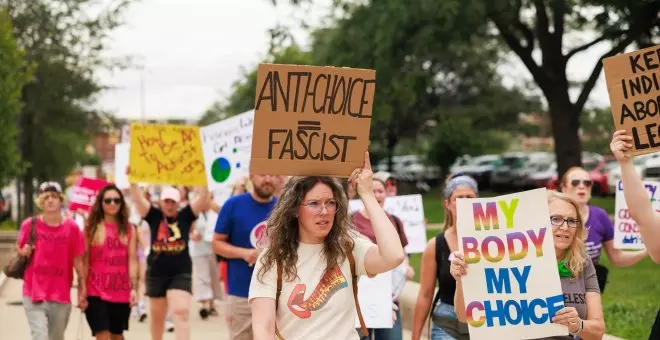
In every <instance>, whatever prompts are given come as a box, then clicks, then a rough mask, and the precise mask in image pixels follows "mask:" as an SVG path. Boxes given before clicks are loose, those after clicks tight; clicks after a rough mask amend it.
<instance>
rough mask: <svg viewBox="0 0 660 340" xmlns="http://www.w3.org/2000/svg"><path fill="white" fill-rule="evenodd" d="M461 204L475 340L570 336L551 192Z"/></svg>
mask: <svg viewBox="0 0 660 340" xmlns="http://www.w3.org/2000/svg"><path fill="white" fill-rule="evenodd" d="M456 202H457V203H456V214H457V219H456V221H457V228H458V230H457V231H458V247H459V249H460V250H461V251H462V252H463V253H464V254H465V261H466V262H467V263H468V270H467V275H465V276H464V277H463V278H462V280H461V282H462V285H463V292H464V295H465V296H464V297H465V308H466V310H465V314H466V316H467V323H468V327H469V330H470V339H476V340H479V339H521V336H520V335H521V334H524V337H523V338H524V339H536V338H544V337H550V336H561V335H568V330H567V328H566V327H565V326H562V325H558V324H554V323H552V317H553V316H554V314H555V313H556V312H557V311H558V310H560V309H562V308H563V307H564V296H563V293H562V289H561V283H560V281H559V273H558V270H557V260H556V256H555V248H554V239H553V232H552V225H551V224H550V213H549V209H548V198H547V194H546V190H545V189H535V190H530V191H525V192H520V193H516V194H510V195H504V196H499V197H488V198H476V199H465V198H461V199H459V200H457V201H456Z"/></svg>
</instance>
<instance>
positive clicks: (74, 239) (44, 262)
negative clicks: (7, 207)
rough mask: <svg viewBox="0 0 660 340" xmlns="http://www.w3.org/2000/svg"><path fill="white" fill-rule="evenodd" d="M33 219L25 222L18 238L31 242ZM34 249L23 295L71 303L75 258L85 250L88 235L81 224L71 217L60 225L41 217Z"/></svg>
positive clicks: (24, 281)
mask: <svg viewBox="0 0 660 340" xmlns="http://www.w3.org/2000/svg"><path fill="white" fill-rule="evenodd" d="M31 219H32V218H27V219H26V220H25V221H23V223H21V231H20V232H19V234H18V242H19V245H20V246H21V247H22V246H23V245H24V244H26V243H28V242H29V236H30V227H31ZM35 227H36V228H37V229H36V237H35V244H34V251H33V253H32V258H31V260H30V264H29V265H28V267H27V269H26V270H25V277H24V279H23V296H25V297H29V298H30V299H31V300H32V301H33V302H41V301H51V302H59V303H64V304H69V303H71V284H72V282H73V260H74V258H76V257H78V256H82V255H83V253H84V252H85V239H84V237H83V234H82V232H81V231H80V228H78V225H76V223H75V222H74V221H72V220H70V219H66V220H64V222H62V224H60V225H59V226H57V227H52V226H48V225H46V224H45V223H44V222H43V220H42V219H41V217H37V220H36V224H35Z"/></svg>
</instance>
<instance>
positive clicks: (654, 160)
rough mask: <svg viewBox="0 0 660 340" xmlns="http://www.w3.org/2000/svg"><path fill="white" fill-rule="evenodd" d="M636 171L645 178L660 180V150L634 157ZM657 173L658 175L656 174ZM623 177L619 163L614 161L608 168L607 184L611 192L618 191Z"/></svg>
mask: <svg viewBox="0 0 660 340" xmlns="http://www.w3.org/2000/svg"><path fill="white" fill-rule="evenodd" d="M633 165H634V166H635V171H636V172H637V174H638V175H639V176H640V177H642V179H644V180H660V152H655V153H650V154H646V155H641V156H636V157H634V158H633ZM655 173H657V175H654V174H655ZM620 179H621V167H619V163H612V164H611V165H610V166H609V169H607V185H608V186H609V187H610V192H611V193H613V194H614V193H616V184H617V183H619V180H620Z"/></svg>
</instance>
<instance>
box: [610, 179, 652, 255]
mask: <svg viewBox="0 0 660 340" xmlns="http://www.w3.org/2000/svg"><path fill="white" fill-rule="evenodd" d="M643 183H644V187H645V188H646V193H647V194H648V195H649V199H650V200H651V205H652V206H653V210H655V211H660V192H658V188H659V187H660V182H654V181H643ZM623 190H624V188H623V184H622V182H621V181H618V183H617V185H616V198H615V200H614V248H615V249H629V250H642V249H644V248H645V246H644V241H643V240H642V235H641V234H640V233H639V225H638V224H637V222H635V220H633V219H632V216H630V211H629V210H628V204H627V203H626V198H625V197H624V196H623Z"/></svg>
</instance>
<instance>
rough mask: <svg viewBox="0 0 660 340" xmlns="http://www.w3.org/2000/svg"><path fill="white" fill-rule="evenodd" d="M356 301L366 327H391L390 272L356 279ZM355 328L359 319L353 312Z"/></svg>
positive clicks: (357, 326) (358, 324) (358, 326)
mask: <svg viewBox="0 0 660 340" xmlns="http://www.w3.org/2000/svg"><path fill="white" fill-rule="evenodd" d="M358 301H359V303H360V308H361V311H362V317H363V318H364V323H365V324H366V325H367V328H392V326H393V324H392V274H391V272H385V273H382V274H378V275H376V276H375V277H373V278H369V277H367V276H361V277H360V278H359V279H358ZM355 328H360V320H359V319H358V316H357V310H356V312H355Z"/></svg>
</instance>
